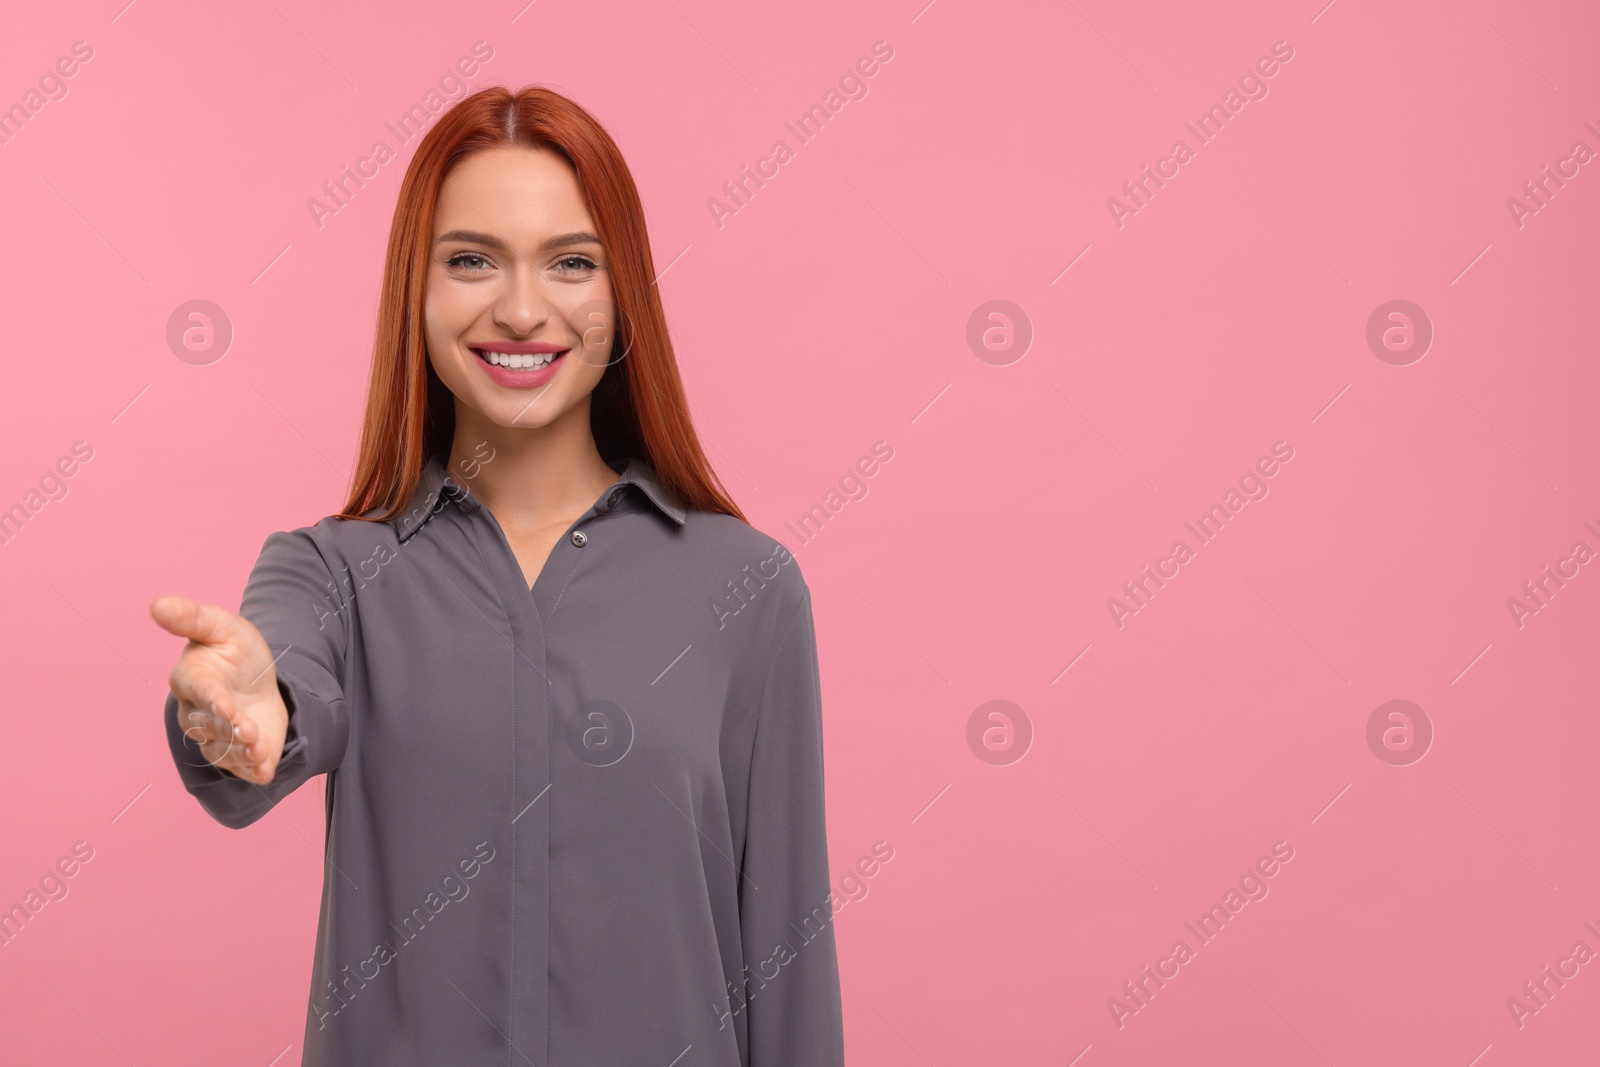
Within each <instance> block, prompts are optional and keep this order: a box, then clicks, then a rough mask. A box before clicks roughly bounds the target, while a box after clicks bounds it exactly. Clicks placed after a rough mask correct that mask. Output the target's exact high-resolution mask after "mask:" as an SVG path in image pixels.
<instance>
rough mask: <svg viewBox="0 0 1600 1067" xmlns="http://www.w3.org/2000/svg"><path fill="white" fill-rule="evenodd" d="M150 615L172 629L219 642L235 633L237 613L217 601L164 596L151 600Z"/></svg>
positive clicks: (207, 641)
mask: <svg viewBox="0 0 1600 1067" xmlns="http://www.w3.org/2000/svg"><path fill="white" fill-rule="evenodd" d="M150 617H151V618H152V619H154V620H155V621H156V625H158V626H160V627H161V628H162V629H163V630H166V631H167V632H168V633H172V634H177V635H178V636H179V637H187V638H188V639H189V640H191V641H195V642H198V643H199V644H202V645H215V644H219V643H221V642H223V641H227V640H229V639H230V638H231V637H233V635H234V626H235V616H234V614H233V613H232V612H231V611H225V610H223V609H222V608H219V607H217V606H216V605H215V604H197V603H196V602H194V601H193V600H190V599H189V598H188V597H183V596H161V597H156V598H155V600H153V601H151V602H150Z"/></svg>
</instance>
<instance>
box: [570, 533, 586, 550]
mask: <svg viewBox="0 0 1600 1067" xmlns="http://www.w3.org/2000/svg"><path fill="white" fill-rule="evenodd" d="M572 543H573V544H575V545H577V546H578V547H579V548H582V547H583V546H584V545H586V544H588V543H589V535H588V534H586V533H584V532H583V531H582V530H573V531H572Z"/></svg>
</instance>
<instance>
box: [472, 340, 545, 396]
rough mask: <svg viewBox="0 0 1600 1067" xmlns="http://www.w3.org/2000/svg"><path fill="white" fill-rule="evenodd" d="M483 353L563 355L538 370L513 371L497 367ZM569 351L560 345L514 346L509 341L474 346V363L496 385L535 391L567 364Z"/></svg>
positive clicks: (534, 343)
mask: <svg viewBox="0 0 1600 1067" xmlns="http://www.w3.org/2000/svg"><path fill="white" fill-rule="evenodd" d="M482 352H511V353H513V354H517V355H522V354H526V353H529V352H560V353H561V355H559V356H557V357H556V358H555V359H553V360H551V361H550V362H549V363H546V364H545V365H544V366H542V367H539V368H537V369H536V370H512V369H511V368H510V367H496V366H495V365H494V364H493V363H490V362H489V361H488V360H487V359H484V358H483V356H482V355H481V353H482ZM566 358H567V350H566V349H564V348H561V347H560V346H559V345H547V344H543V343H540V342H530V343H524V344H520V345H518V344H513V343H512V342H509V341H496V342H491V343H489V344H486V345H482V346H474V355H473V361H474V362H476V363H477V364H478V366H480V367H482V368H483V372H484V373H485V374H487V375H488V376H489V380H490V381H492V382H494V383H495V384H496V385H503V386H506V387H507V388H510V389H533V388H537V387H538V386H541V385H543V384H544V383H546V382H548V381H549V380H550V379H551V378H554V377H555V375H556V371H558V370H560V369H561V368H562V366H563V365H564V364H565V362H566Z"/></svg>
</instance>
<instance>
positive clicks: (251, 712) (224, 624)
mask: <svg viewBox="0 0 1600 1067" xmlns="http://www.w3.org/2000/svg"><path fill="white" fill-rule="evenodd" d="M150 617H151V618H153V619H155V621H156V623H157V625H159V626H160V627H161V628H162V629H164V630H166V631H167V632H169V633H173V634H176V635H177V636H179V637H187V638H188V639H189V643H188V644H187V645H185V646H184V649H183V652H182V653H181V654H180V655H179V657H178V664H177V666H175V667H173V668H172V674H171V675H170V676H169V677H168V679H167V684H168V685H169V686H170V687H171V689H172V692H173V695H174V696H176V697H177V698H178V724H179V726H181V727H182V728H183V733H184V736H185V737H187V738H189V740H191V741H193V742H195V743H196V744H198V745H199V746H200V754H201V755H202V756H204V757H205V758H206V760H207V761H208V762H210V763H211V764H213V765H214V766H216V767H219V768H221V769H222V770H225V771H227V772H229V773H230V774H233V775H235V776H236V777H239V778H242V779H244V780H245V781H247V782H254V783H256V784H257V785H266V784H267V783H268V782H270V781H272V779H273V776H274V775H275V774H276V773H277V768H278V760H279V758H280V757H282V755H283V743H284V738H285V736H286V735H287V734H288V732H289V709H288V708H287V707H285V706H284V703H283V695H282V694H281V693H279V691H278V676H277V671H276V670H275V669H274V666H273V658H272V651H271V650H270V649H269V648H268V647H267V642H266V639H265V638H263V637H262V636H261V631H260V630H257V629H256V628H255V626H254V625H253V624H252V623H251V622H250V621H249V620H248V619H245V618H243V617H242V616H239V615H235V614H234V613H233V612H231V611H227V610H225V609H223V608H219V607H217V606H216V605H214V604H197V603H195V602H194V601H193V600H190V599H188V598H187V597H181V596H163V597H157V598H156V599H155V600H154V601H153V602H151V604H150Z"/></svg>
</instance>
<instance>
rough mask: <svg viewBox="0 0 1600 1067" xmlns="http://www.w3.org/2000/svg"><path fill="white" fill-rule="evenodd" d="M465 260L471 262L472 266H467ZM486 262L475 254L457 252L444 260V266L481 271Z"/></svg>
mask: <svg viewBox="0 0 1600 1067" xmlns="http://www.w3.org/2000/svg"><path fill="white" fill-rule="evenodd" d="M467 260H472V261H473V262H472V264H471V265H469V264H468V263H467V262H466V261H467ZM488 262H489V261H488V260H487V259H484V258H483V257H482V256H480V255H478V253H476V252H457V253H456V254H455V255H453V256H451V257H450V258H449V259H447V260H445V265H446V266H450V267H464V268H465V269H467V270H471V271H476V270H481V269H482V265H484V264H487V263H488Z"/></svg>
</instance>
